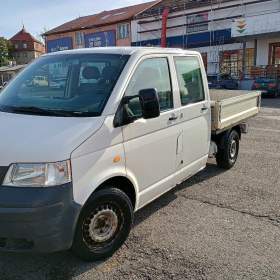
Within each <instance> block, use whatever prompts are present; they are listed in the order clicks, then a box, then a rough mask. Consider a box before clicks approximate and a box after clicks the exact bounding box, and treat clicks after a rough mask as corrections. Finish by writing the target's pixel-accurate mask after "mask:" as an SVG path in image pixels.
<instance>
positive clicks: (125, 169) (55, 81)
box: [0, 48, 260, 260]
mask: <svg viewBox="0 0 280 280" xmlns="http://www.w3.org/2000/svg"><path fill="white" fill-rule="evenodd" d="M37 77H43V78H44V83H38V82H36V79H37ZM259 106H260V94H259V93H258V92H241V91H239V92H235V93H234V92H231V93H227V92H225V91H220V92H214V93H213V96H212V95H211V97H210V94H209V90H208V84H207V78H206V73H205V70H204V66H203V62H202V59H201V56H200V54H199V53H197V52H192V51H185V50H179V49H160V48H96V49H83V50H73V51H63V52H57V53H53V54H48V55H45V56H43V57H41V58H39V59H37V60H36V61H35V62H33V63H32V64H31V65H29V66H28V67H27V68H26V69H25V70H24V71H22V72H21V73H20V74H19V75H18V76H17V77H16V78H15V79H14V80H13V81H11V82H10V83H9V84H8V85H7V86H6V87H5V88H4V89H3V91H1V93H0V250H2V251H20V252H54V251H59V250H66V249H70V248H71V249H72V250H73V252H74V253H75V254H77V255H78V256H80V257H81V258H83V259H85V260H98V259H102V258H106V257H108V256H110V255H112V254H113V253H114V252H115V251H116V250H117V249H118V248H119V247H120V246H121V245H122V244H123V242H124V241H125V240H126V238H127V236H128V234H129V232H130V229H131V226H132V224H133V215H134V212H135V211H137V210H139V209H140V208H142V207H143V206H145V205H146V204H148V203H149V202H151V201H152V200H154V199H156V198H157V197H159V196H160V195H162V194H163V193H165V192H167V191H168V190H170V189H171V188H173V187H174V186H176V185H177V184H179V183H181V182H182V181H183V180H186V179H187V178H189V177H190V176H192V175H194V174H196V173H197V172H199V171H200V170H202V169H204V168H205V167H206V162H207V159H208V157H209V155H210V156H215V157H216V159H217V164H218V166H220V167H222V168H226V169H230V168H231V167H233V166H234V164H235V162H236V159H237V156H238V151H239V141H240V138H241V133H242V132H246V130H247V129H246V127H247V126H246V124H245V123H244V121H245V120H246V119H248V118H249V117H252V116H254V115H255V114H257V113H258V111H259Z"/></svg>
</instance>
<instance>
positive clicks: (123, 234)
mask: <svg viewBox="0 0 280 280" xmlns="http://www.w3.org/2000/svg"><path fill="white" fill-rule="evenodd" d="M133 216H134V213H133V207H132V203H131V201H130V199H129V198H128V196H127V195H126V194H125V193H124V192H122V191H121V190H119V189H116V188H111V187H108V188H105V189H102V190H100V191H97V192H96V193H94V194H93V196H92V198H91V199H90V200H89V201H88V202H87V204H86V206H85V207H84V208H83V210H82V212H81V214H80V217H79V220H78V223H77V227H76V233H75V237H74V241H73V245H72V251H73V253H74V254H75V255H76V256H78V257H79V258H81V259H83V260H85V261H97V260H103V259H106V258H108V257H110V256H112V255H113V253H114V252H115V251H117V250H118V249H119V248H120V247H121V246H122V244H123V243H124V242H125V240H126V239H127V237H128V235H129V232H130V229H131V226H132V224H133Z"/></svg>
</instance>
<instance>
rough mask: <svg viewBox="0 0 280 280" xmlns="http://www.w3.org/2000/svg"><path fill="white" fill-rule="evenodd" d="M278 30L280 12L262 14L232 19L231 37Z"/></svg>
mask: <svg viewBox="0 0 280 280" xmlns="http://www.w3.org/2000/svg"><path fill="white" fill-rule="evenodd" d="M279 31H280V13H273V14H269V15H268V14H263V15H258V16H252V17H244V18H238V19H236V20H234V22H233V24H232V29H231V36H232V37H241V36H252V35H259V34H267V33H273V32H279Z"/></svg>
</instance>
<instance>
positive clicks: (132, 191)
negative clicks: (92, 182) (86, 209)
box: [85, 175, 138, 210]
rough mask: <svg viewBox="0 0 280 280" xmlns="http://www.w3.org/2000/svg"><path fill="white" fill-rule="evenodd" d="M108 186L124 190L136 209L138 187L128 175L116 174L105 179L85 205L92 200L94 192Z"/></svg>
mask: <svg viewBox="0 0 280 280" xmlns="http://www.w3.org/2000/svg"><path fill="white" fill-rule="evenodd" d="M108 187H114V188H117V189H119V190H121V191H123V192H124V193H125V194H126V195H127V196H128V197H129V199H130V200H131V203H132V206H133V209H134V210H135V209H136V206H137V203H138V195H137V188H136V187H135V185H134V184H133V183H132V180H130V179H129V178H128V177H126V176H123V175H118V176H114V177H111V178H107V179H106V180H104V181H103V182H102V183H101V184H99V186H98V187H97V188H96V189H95V190H94V191H93V192H92V194H91V195H90V196H89V198H88V199H87V201H86V203H85V205H86V204H87V203H88V202H89V201H90V199H91V197H92V196H94V194H95V193H96V192H98V191H100V190H102V189H106V188H108Z"/></svg>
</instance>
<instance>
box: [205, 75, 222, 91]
mask: <svg viewBox="0 0 280 280" xmlns="http://www.w3.org/2000/svg"><path fill="white" fill-rule="evenodd" d="M207 80H208V87H209V88H210V89H214V88H215V89H219V88H222V87H221V85H220V83H219V80H218V76H217V75H207Z"/></svg>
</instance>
